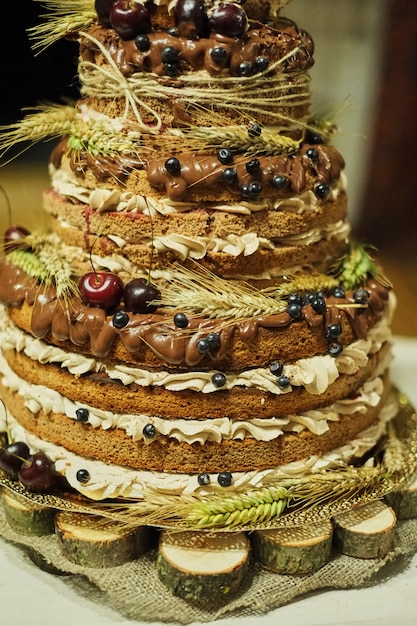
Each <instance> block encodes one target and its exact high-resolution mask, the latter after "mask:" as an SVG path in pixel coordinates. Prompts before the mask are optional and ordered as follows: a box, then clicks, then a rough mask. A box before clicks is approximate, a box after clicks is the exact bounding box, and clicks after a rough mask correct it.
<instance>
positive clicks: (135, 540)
mask: <svg viewBox="0 0 417 626" xmlns="http://www.w3.org/2000/svg"><path fill="white" fill-rule="evenodd" d="M104 521H105V520H104V518H102V517H99V516H92V515H85V514H82V513H73V512H67V511H65V512H60V513H58V515H57V516H56V520H55V532H56V535H57V537H58V540H59V543H60V546H61V550H62V553H63V554H64V556H65V557H66V558H67V559H68V560H69V561H72V562H73V563H77V564H78V565H83V566H85V567H98V568H105V567H115V566H117V565H122V564H123V563H127V562H128V561H133V560H134V559H136V558H137V557H139V556H140V555H141V554H143V553H144V552H145V551H146V550H147V549H148V543H147V539H148V529H147V528H146V527H145V526H142V527H140V528H137V529H135V530H133V531H132V530H131V529H126V528H125V527H124V526H122V525H118V524H116V523H113V524H111V525H109V524H108V523H107V522H106V523H104Z"/></svg>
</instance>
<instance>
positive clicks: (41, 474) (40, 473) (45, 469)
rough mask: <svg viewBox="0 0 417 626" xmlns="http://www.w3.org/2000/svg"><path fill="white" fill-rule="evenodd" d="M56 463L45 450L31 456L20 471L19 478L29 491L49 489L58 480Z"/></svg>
mask: <svg viewBox="0 0 417 626" xmlns="http://www.w3.org/2000/svg"><path fill="white" fill-rule="evenodd" d="M57 478H58V477H57V474H56V473H55V469H54V464H53V463H52V461H51V459H49V458H48V457H47V456H46V454H45V453H44V452H36V453H35V454H33V455H32V456H30V457H29V458H28V459H27V460H26V461H24V463H23V464H22V467H21V468H20V471H19V480H20V482H21V483H22V485H24V486H25V487H26V488H27V489H29V491H39V492H43V491H48V490H49V489H51V488H52V487H54V485H55V484H56V481H57Z"/></svg>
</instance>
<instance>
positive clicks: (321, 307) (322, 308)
mask: <svg viewBox="0 0 417 626" xmlns="http://www.w3.org/2000/svg"><path fill="white" fill-rule="evenodd" d="M311 308H312V309H313V311H315V312H316V313H319V314H320V315H323V313H325V312H326V309H327V307H326V301H325V299H324V298H323V297H322V296H319V295H318V294H316V296H315V298H314V299H313V300H312V301H311Z"/></svg>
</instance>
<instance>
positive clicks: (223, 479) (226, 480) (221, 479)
mask: <svg viewBox="0 0 417 626" xmlns="http://www.w3.org/2000/svg"><path fill="white" fill-rule="evenodd" d="M232 480H233V477H232V474H231V472H220V474H219V475H218V476H217V482H218V483H219V485H220V486H221V487H230V485H231V484H232Z"/></svg>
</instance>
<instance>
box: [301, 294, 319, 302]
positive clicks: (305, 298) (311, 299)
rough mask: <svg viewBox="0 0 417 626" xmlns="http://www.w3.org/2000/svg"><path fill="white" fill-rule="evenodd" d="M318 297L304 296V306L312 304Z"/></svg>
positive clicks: (313, 295) (315, 295)
mask: <svg viewBox="0 0 417 626" xmlns="http://www.w3.org/2000/svg"><path fill="white" fill-rule="evenodd" d="M316 297H317V294H315V293H306V294H305V295H304V296H303V304H311V303H312V302H313V300H314V299H315V298H316Z"/></svg>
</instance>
